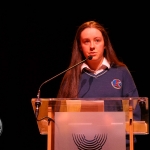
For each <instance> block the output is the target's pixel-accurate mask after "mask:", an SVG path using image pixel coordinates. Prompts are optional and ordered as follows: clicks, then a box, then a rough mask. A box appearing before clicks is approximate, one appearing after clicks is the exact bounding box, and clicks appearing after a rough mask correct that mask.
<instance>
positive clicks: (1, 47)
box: [0, 1, 150, 150]
mask: <svg viewBox="0 0 150 150" xmlns="http://www.w3.org/2000/svg"><path fill="white" fill-rule="evenodd" d="M36 4H37V3H36ZM149 14H150V12H149V8H148V4H146V3H144V2H143V3H141V2H139V3H137V2H136V3H133V4H131V3H123V2H122V4H120V3H116V4H115V3H110V2H109V3H107V2H106V3H105V4H102V3H101V2H99V3H95V2H94V1H92V2H89V5H88V6H86V5H85V4H84V3H83V5H82V6H81V4H80V7H79V4H78V5H77V6H76V5H75V2H73V1H72V3H70V4H68V3H64V2H63V3H58V4H57V2H56V4H50V3H45V4H44V3H42V4H41V3H39V4H38V5H37V6H35V5H34V4H32V5H31V4H27V3H24V4H18V3H16V5H15V4H14V3H13V4H10V3H9V6H8V4H6V5H4V7H3V5H1V14H0V70H1V71H0V87H1V101H0V119H1V120H2V123H3V132H2V134H1V136H0V149H1V150H6V149H9V148H13V149H16V150H20V149H25V150H38V149H39V150H40V149H43V150H46V147H47V137H46V136H44V135H40V134H39V131H38V127H37V123H36V121H35V117H34V112H33V109H32V105H31V99H32V98H35V97H36V96H37V92H38V88H39V86H40V85H41V83H42V82H44V81H45V80H47V79H49V78H51V77H53V76H55V75H56V74H58V73H60V72H62V71H64V70H65V69H67V67H68V65H69V61H70V57H71V48H72V43H73V40H74V36H75V33H76V29H77V28H78V26H79V25H81V24H82V23H83V22H85V21H89V20H95V21H98V22H99V23H101V24H103V25H104V27H105V28H106V29H107V31H108V34H109V36H110V40H111V42H112V45H113V47H114V49H115V51H116V54H117V56H118V57H119V58H120V59H121V60H123V61H124V62H125V63H126V65H127V66H128V67H129V70H130V71H131V73H132V75H133V78H134V80H135V83H136V85H137V88H138V91H139V95H140V97H148V98H149V97H150V94H149V93H150V92H149V88H148V87H149V83H150V80H149V47H148V46H149V40H150V38H149ZM62 76H63V75H61V76H59V77H57V78H56V79H54V80H52V81H50V82H49V83H47V84H45V85H44V86H43V87H42V88H41V97H43V98H52V97H56V94H57V91H58V89H59V84H60V81H61V79H62ZM148 140H149V135H140V136H138V141H139V142H138V147H139V149H141V147H143V146H144V148H146V149H149V148H150V147H149V143H148Z"/></svg>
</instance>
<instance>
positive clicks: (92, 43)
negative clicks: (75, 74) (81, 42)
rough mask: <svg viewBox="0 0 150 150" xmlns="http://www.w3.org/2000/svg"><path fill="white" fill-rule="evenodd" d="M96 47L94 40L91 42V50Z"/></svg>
mask: <svg viewBox="0 0 150 150" xmlns="http://www.w3.org/2000/svg"><path fill="white" fill-rule="evenodd" d="M94 49H95V46H94V42H91V45H90V50H91V51H93V50H94Z"/></svg>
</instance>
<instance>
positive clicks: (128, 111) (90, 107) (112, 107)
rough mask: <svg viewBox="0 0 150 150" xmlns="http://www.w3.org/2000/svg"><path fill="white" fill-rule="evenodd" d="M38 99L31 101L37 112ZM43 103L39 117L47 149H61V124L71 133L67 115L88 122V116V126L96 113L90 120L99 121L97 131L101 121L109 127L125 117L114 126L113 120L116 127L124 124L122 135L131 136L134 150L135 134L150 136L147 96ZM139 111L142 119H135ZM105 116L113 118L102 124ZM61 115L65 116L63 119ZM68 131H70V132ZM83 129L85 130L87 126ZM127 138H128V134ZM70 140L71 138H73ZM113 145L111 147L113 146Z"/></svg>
mask: <svg viewBox="0 0 150 150" xmlns="http://www.w3.org/2000/svg"><path fill="white" fill-rule="evenodd" d="M36 100H37V99H36V98H32V99H31V103H32V107H33V111H34V112H35V110H36V108H35V102H36ZM40 103H41V104H40V107H39V114H38V118H37V120H36V121H37V125H38V128H39V132H40V134H41V135H47V150H56V149H57V146H56V144H57V143H59V142H57V135H55V134H56V133H57V132H58V131H56V128H58V127H56V126H59V125H60V124H61V122H62V126H63V125H64V128H65V129H62V130H64V132H65V134H67V133H66V132H68V131H67V129H66V128H68V127H67V124H68V123H66V126H65V122H64V123H63V121H64V120H63V119H65V121H66V117H65V116H66V115H67V116H69V115H74V116H75V117H74V120H75V119H76V120H77V121H80V120H84V118H86V117H87V119H86V120H88V121H87V122H86V121H85V122H84V123H85V124H88V122H89V117H90V116H92V115H93V114H94V116H93V117H91V119H90V121H92V119H94V118H95V119H94V120H93V121H94V123H93V124H95V126H93V127H94V129H95V127H96V128H97V125H96V122H97V121H98V122H99V124H103V123H104V122H106V123H108V124H109V120H113V119H112V118H113V117H115V116H116V115H117V114H118V115H119V116H120V115H123V116H121V117H119V119H121V122H119V121H120V120H119V121H117V123H114V121H113V124H123V128H125V130H124V129H123V132H121V134H128V135H129V142H130V150H133V149H134V139H133V137H134V135H136V134H138V135H139V134H140V135H146V134H149V130H148V129H149V121H148V118H149V110H148V98H147V97H109V98H95V99H94V98H93V99H92V98H89V99H82V98H79V99H71V98H69V99H67V98H65V99H64V98H40ZM137 107H138V108H137ZM136 109H139V110H140V119H134V111H136ZM105 114H106V116H109V117H104V121H102V119H103V116H105ZM59 115H61V117H60V116H59ZM63 115H64V116H63ZM87 115H88V116H87ZM96 115H98V116H96ZM57 116H58V117H57ZM82 116H83V118H82ZM101 116H102V117H101ZM58 118H61V120H60V121H57V120H58ZM70 118H72V117H70ZM80 118H81V119H80ZM108 118H109V119H108ZM123 118H124V119H123ZM114 119H116V118H114ZM101 121H102V122H101ZM118 122H119V123H118ZM73 123H74V124H77V123H76V122H73ZM73 123H69V124H73ZM78 124H81V123H78ZM82 124H83V122H82ZM111 124H112V123H111ZM104 126H105V125H104ZM60 127H61V126H60ZM60 127H59V128H60ZM69 127H70V126H69ZM88 127H89V126H88ZM68 130H69V131H70V129H68ZM82 130H85V127H84V128H83V129H82ZM98 130H99V129H98ZM100 130H101V129H100ZM115 130H116V128H115ZM85 131H86V130H85ZM64 132H63V131H62V134H64ZM91 132H92V131H91ZM88 134H89V133H88ZM59 135H60V137H61V133H59ZM123 136H124V137H125V135H123ZM109 137H111V135H110V136H107V141H108V142H107V143H109ZM67 138H70V135H69V136H68V137H67ZM67 138H66V139H67ZM112 138H114V135H113V136H112ZM116 139H117V137H116ZM77 140H78V141H77ZM77 140H76V141H77V142H76V146H78V142H79V140H80V139H79V138H77ZM123 140H124V139H123ZM74 141H75V140H74ZM86 141H88V144H89V140H86ZM61 142H65V137H62V139H60V143H61ZM90 142H91V141H90ZM70 143H71V142H70ZM72 143H73V142H72ZM123 143H126V141H123ZM73 144H74V143H73ZM90 144H91V143H90ZM63 145H65V144H63ZM74 145H75V144H74ZM84 145H85V144H84ZM103 145H104V143H103ZM109 145H111V143H110V144H109ZM106 147H107V146H106ZM76 149H77V148H76ZM111 149H112V150H113V145H112V146H111ZM123 149H125V144H124V148H123ZM59 150H61V149H59ZM65 150H67V149H65Z"/></svg>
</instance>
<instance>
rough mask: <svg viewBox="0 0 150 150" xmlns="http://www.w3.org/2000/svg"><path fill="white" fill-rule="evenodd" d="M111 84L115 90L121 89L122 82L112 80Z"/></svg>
mask: <svg viewBox="0 0 150 150" xmlns="http://www.w3.org/2000/svg"><path fill="white" fill-rule="evenodd" d="M111 84H112V86H113V87H114V88H115V89H121V87H122V82H121V81H120V80H119V79H114V80H113V81H111Z"/></svg>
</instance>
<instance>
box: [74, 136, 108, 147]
mask: <svg viewBox="0 0 150 150" xmlns="http://www.w3.org/2000/svg"><path fill="white" fill-rule="evenodd" d="M72 137H73V141H74V143H75V144H76V146H77V148H78V149H79V150H101V149H102V147H103V145H104V144H105V142H106V140H107V135H106V134H98V135H95V136H94V138H93V139H92V140H87V139H86V137H85V135H84V134H72Z"/></svg>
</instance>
